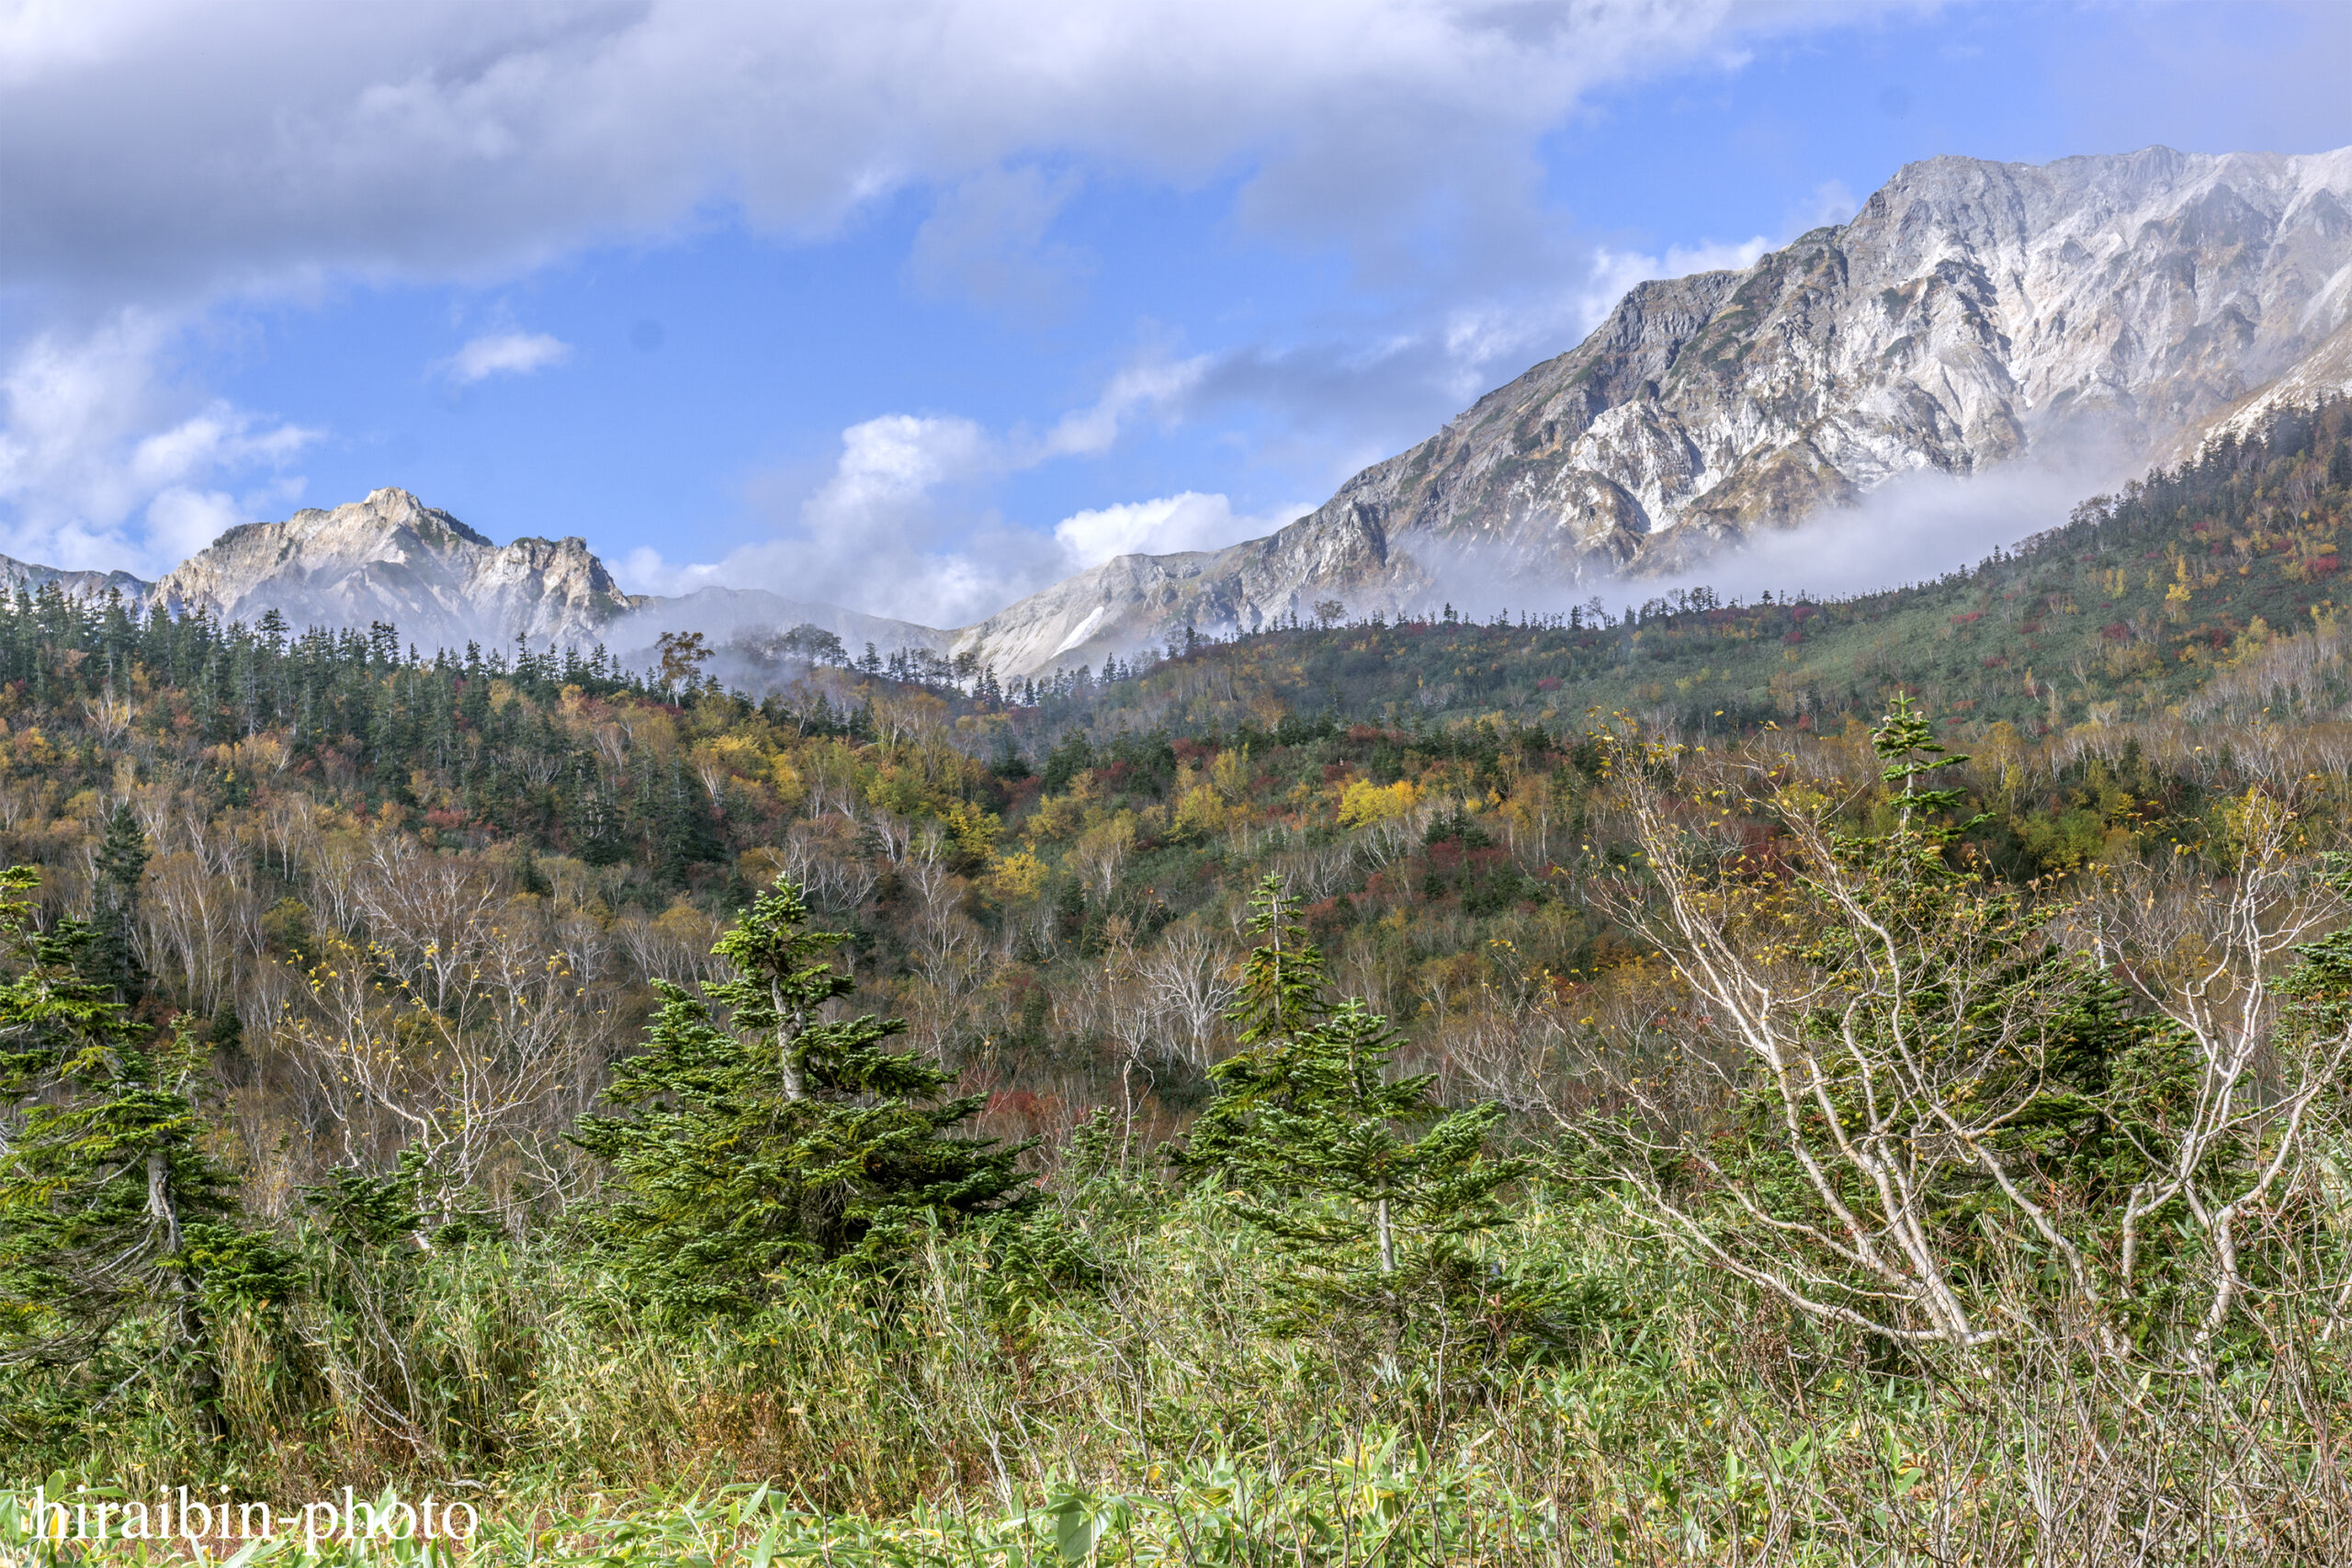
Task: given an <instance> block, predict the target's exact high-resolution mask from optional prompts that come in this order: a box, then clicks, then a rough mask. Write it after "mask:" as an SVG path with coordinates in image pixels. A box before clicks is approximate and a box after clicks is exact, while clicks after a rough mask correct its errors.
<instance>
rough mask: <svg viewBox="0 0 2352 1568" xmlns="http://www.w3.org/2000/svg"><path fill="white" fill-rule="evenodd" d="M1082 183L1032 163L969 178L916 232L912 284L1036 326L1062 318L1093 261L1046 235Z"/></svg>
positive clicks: (910, 267) (909, 272) (910, 257)
mask: <svg viewBox="0 0 2352 1568" xmlns="http://www.w3.org/2000/svg"><path fill="white" fill-rule="evenodd" d="M1082 184H1083V182H1082V181H1081V180H1080V179H1079V178H1078V176H1077V175H1071V174H1063V175H1046V173H1045V172H1044V171H1043V170H1040V169H1038V168H1036V167H1035V166H1034V165H1026V164H1024V165H1022V166H1020V167H1017V168H1009V169H996V168H990V169H982V170H980V171H978V173H976V174H973V175H967V177H965V178H964V179H963V180H961V181H959V182H958V183H957V184H956V186H953V187H952V188H951V189H949V190H948V191H947V192H946V193H945V194H944V196H942V197H940V200H939V203H938V205H937V207H935V208H934V209H933V211H932V214H931V216H930V217H929V218H928V219H926V220H924V222H923V224H922V228H920V229H918V230H917V231H915V239H914V245H913V248H912V249H911V251H910V253H909V254H908V257H907V276H908V278H909V280H910V281H911V282H912V283H914V285H915V286H916V287H917V288H920V289H922V291H923V292H924V293H926V294H929V295H932V296H933V297H934V298H936V297H939V296H944V295H949V294H960V295H963V296H964V297H966V298H967V299H973V300H975V301H977V302H978V303H979V304H982V305H987V306H991V307H994V308H996V309H999V310H1009V311H1012V312H1013V313H1014V314H1016V315H1021V316H1026V317H1030V318H1033V319H1036V320H1046V319H1050V318H1052V317H1054V316H1057V315H1059V314H1061V313H1062V312H1063V311H1064V310H1066V309H1067V308H1068V307H1069V305H1070V304H1071V303H1072V302H1073V297H1074V294H1075V292H1076V290H1077V288H1078V287H1079V285H1080V281H1081V280H1082V279H1083V278H1084V277H1085V276H1086V275H1087V274H1088V273H1090V272H1091V271H1092V269H1093V263H1092V259H1091V257H1089V256H1088V255H1086V254H1083V253H1082V252H1080V251H1079V250H1077V249H1075V248H1073V247H1071V246H1069V245H1061V244H1055V243H1050V242H1048V241H1047V239H1046V231H1047V230H1048V229H1050V228H1051V227H1052V225H1053V221H1054V219H1055V218H1056V217H1057V215H1058V214H1059V213H1060V211H1061V209H1062V208H1063V207H1064V205H1066V204H1067V203H1068V202H1069V199H1070V198H1071V197H1074V196H1076V195H1077V194H1078V191H1079V189H1080V186H1081V185H1082Z"/></svg>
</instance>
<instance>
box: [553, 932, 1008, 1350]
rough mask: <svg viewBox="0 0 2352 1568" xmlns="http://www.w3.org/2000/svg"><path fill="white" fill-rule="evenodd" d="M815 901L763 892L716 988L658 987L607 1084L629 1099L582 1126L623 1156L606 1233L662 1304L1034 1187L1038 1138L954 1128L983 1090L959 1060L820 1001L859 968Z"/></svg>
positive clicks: (914, 1230)
mask: <svg viewBox="0 0 2352 1568" xmlns="http://www.w3.org/2000/svg"><path fill="white" fill-rule="evenodd" d="M807 919H808V910H807V908H806V907H805V906H804V905H803V904H802V902H801V899H800V897H799V895H798V893H797V891H796V890H794V889H791V888H789V887H779V888H777V889H776V890H775V891H774V892H771V893H767V894H764V895H763V896H762V897H759V898H758V899H756V900H755V901H754V902H753V903H752V907H751V908H749V909H748V910H746V911H744V913H743V915H742V917H741V919H739V920H738V922H737V923H736V924H735V925H734V926H733V927H732V928H730V929H729V931H728V932H727V933H726V935H724V936H723V937H721V938H720V939H719V942H718V948H717V951H718V953H719V955H720V956H721V957H723V958H725V959H726V960H727V961H728V962H729V964H731V965H732V966H733V968H734V971H735V974H734V977H733V978H731V979H728V980H725V981H721V982H718V983H714V984H711V985H708V986H707V987H704V990H705V994H706V996H707V998H709V999H708V1000H707V1001H703V1000H697V999H696V998H694V997H692V996H689V995H688V994H687V993H686V992H685V991H684V990H682V989H680V988H679V987H675V986H667V985H665V986H663V987H662V988H661V989H662V1007H661V1010H660V1011H659V1012H657V1013H656V1014H655V1016H654V1019H653V1021H652V1024H651V1025H650V1028H649V1030H648V1032H647V1035H646V1041H645V1049H644V1050H643V1051H642V1052H641V1053H640V1054H639V1055H636V1056H634V1057H631V1058H630V1059H628V1061H626V1062H624V1063H622V1064H621V1066H620V1067H619V1068H618V1070H617V1071H616V1073H615V1075H614V1079H613V1085H612V1088H611V1089H610V1090H609V1091H608V1096H609V1098H610V1100H612V1102H613V1103H614V1104H615V1105H616V1106H618V1107H620V1108H622V1110H623V1111H626V1112H628V1114H625V1115H616V1116H591V1117H585V1118H582V1121H581V1123H580V1126H579V1129H578V1131H577V1133H576V1134H575V1137H576V1139H577V1141H578V1142H579V1143H580V1145H582V1147H583V1148H586V1149H587V1150H588V1151H589V1152H591V1153H592V1154H594V1155H597V1156H601V1157H602V1158H604V1159H606V1160H609V1161H611V1162H612V1167H613V1175H614V1178H615V1185H616V1196H615V1197H614V1198H613V1200H612V1201H611V1202H610V1203H609V1204H608V1205H607V1206H606V1207H605V1211H604V1212H603V1213H602V1214H601V1215H600V1216H599V1217H598V1220H597V1222H596V1223H597V1229H598V1231H599V1233H600V1235H601V1236H602V1238H603V1239H604V1240H605V1243H606V1244H607V1245H608V1246H610V1247H612V1249H613V1251H614V1253H615V1255H616V1257H617V1258H618V1259H619V1261H620V1264H621V1267H622V1269H623V1271H624V1273H625V1274H627V1275H628V1277H629V1278H630V1279H631V1280H632V1282H633V1283H635V1284H636V1285H637V1286H638V1287H639V1289H641V1290H642V1291H644V1292H645V1293H646V1294H647V1295H648V1296H650V1297H651V1298H652V1299H654V1300H656V1301H659V1302H662V1303H665V1304H668V1305H673V1306H676V1307H680V1308H683V1309H684V1310H687V1311H690V1312H712V1311H741V1310H746V1309H749V1308H752V1307H755V1306H756V1305H758V1304H759V1303H760V1302H761V1301H762V1300H763V1299H764V1297H765V1296H766V1295H767V1293H768V1292H770V1291H771V1290H772V1289H773V1288H774V1281H775V1277H776V1276H777V1274H778V1272H779V1271H780V1270H783V1269H788V1268H791V1267H796V1266H802V1267H805V1266H810V1265H819V1264H825V1263H836V1262H838V1263H845V1264H848V1265H850V1266H853V1267H865V1268H871V1267H875V1266H877V1265H887V1264H888V1262H890V1261H891V1260H892V1258H894V1256H895V1255H897V1254H898V1253H899V1252H901V1251H903V1250H904V1249H905V1248H906V1247H909V1246H910V1244H911V1243H912V1241H913V1240H914V1238H915V1237H916V1236H917V1235H919V1234H920V1233H922V1231H923V1230H925V1229H926V1228H927V1227H930V1226H933V1225H939V1226H952V1225H954V1224H957V1223H958V1222H960V1221H963V1220H966V1219H968V1218H970V1217H972V1216H975V1215H979V1214H985V1213H1001V1212H1003V1211H1007V1210H1011V1209H1015V1208H1020V1207H1024V1206H1026V1205H1027V1204H1028V1203H1030V1202H1031V1201H1034V1192H1033V1190H1032V1188H1031V1186H1030V1183H1029V1181H1028V1179H1026V1178H1025V1177H1023V1175H1022V1174H1021V1172H1020V1171H1019V1170H1018V1169H1017V1168H1016V1163H1017V1161H1018V1158H1019V1156H1020V1155H1021V1154H1022V1152H1023V1150H1025V1149H1026V1148H1028V1147H1029V1146H1030V1145H1026V1144H1023V1145H1001V1144H1000V1143H998V1142H997V1141H996V1140H994V1139H979V1138H971V1137H964V1136H957V1135H956V1134H954V1133H952V1131H951V1129H954V1128H956V1126H958V1125H959V1124H960V1123H962V1122H966V1121H967V1120H969V1118H970V1117H971V1116H972V1114H973V1113H974V1112H975V1111H978V1109H979V1108H980V1106H981V1105H982V1104H983V1103H984V1100H985V1097H983V1096H978V1095H971V1096H965V1097H961V1098H955V1099H947V1100H942V1099H940V1098H939V1096H940V1095H941V1093H942V1091H944V1089H947V1088H948V1086H949V1085H951V1084H952V1083H953V1082H954V1081H955V1075H954V1074H952V1073H950V1072H948V1071H947V1070H946V1069H945V1068H944V1067H942V1066H939V1064H937V1063H936V1062H934V1061H933V1060H931V1059H930V1058H929V1057H926V1056H923V1055H918V1054H915V1053H912V1052H904V1051H891V1050H888V1049H885V1048H884V1047H885V1042H887V1041H888V1040H889V1039H890V1038H891V1037H892V1036H894V1035H897V1034H899V1033H900V1032H903V1031H904V1030H905V1028H906V1023H905V1021H903V1020H900V1019H876V1018H874V1017H873V1016H871V1015H867V1016H865V1017H860V1018H855V1019H827V1018H824V1017H823V1016H822V1014H823V1011H824V1009H825V1005H826V1004H827V1003H828V1002H831V1000H833V999H834V998H837V997H840V996H842V995H845V994H846V993H848V992H849V991H850V990H851V989H852V988H853V987H854V982H853V981H852V980H851V979H850V978H849V976H845V975H843V974H842V973H840V972H839V971H838V970H836V969H834V968H833V967H832V966H831V964H830V963H828V962H827V960H828V958H829V956H830V953H831V949H832V948H833V947H834V946H835V945H836V944H838V943H839V942H842V940H844V939H843V938H842V936H840V935H839V934H836V933H833V932H829V931H809V930H807V929H806V922H807Z"/></svg>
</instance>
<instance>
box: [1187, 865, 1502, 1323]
mask: <svg viewBox="0 0 2352 1568" xmlns="http://www.w3.org/2000/svg"><path fill="white" fill-rule="evenodd" d="M1251 903H1252V905H1253V906H1254V907H1255V908H1256V910H1257V914H1256V916H1255V918H1254V919H1252V920H1251V922H1250V926H1251V930H1253V931H1255V932H1257V934H1258V936H1259V939H1260V940H1259V944H1258V946H1257V947H1256V948H1255V949H1253V950H1252V951H1251V953H1250V957H1249V960H1248V963H1247V964H1246V965H1245V967H1244V970H1243V984H1242V988H1241V995H1240V998H1238V1001H1237V1002H1236V1004H1235V1006H1234V1009H1233V1011H1232V1014H1231V1016H1232V1018H1233V1019H1234V1021H1236V1022H1238V1023H1240V1024H1241V1025H1242V1026H1243V1031H1242V1036H1241V1039H1242V1044H1243V1046H1244V1049H1243V1050H1242V1051H1240V1052H1239V1053H1238V1054H1237V1055H1233V1056H1231V1057H1228V1058H1227V1059H1226V1060H1225V1061H1223V1062H1220V1063H1218V1064H1217V1065H1216V1066H1214V1067H1212V1068H1210V1069H1209V1076H1210V1078H1211V1080H1212V1081H1213V1082H1214V1084H1215V1086H1216V1097H1215V1099H1214V1100H1213V1101H1212V1102H1211V1104H1210V1106H1209V1108H1208V1109H1207V1110H1206V1111H1204V1112H1203V1113H1202V1115H1201V1117H1200V1120H1199V1121H1198V1122H1195V1123H1194V1124H1193V1135H1192V1138H1191V1140H1190V1142H1189V1144H1188V1145H1187V1146H1186V1147H1185V1148H1184V1149H1183V1151H1182V1153H1181V1154H1179V1155H1178V1156H1176V1158H1177V1164H1178V1165H1179V1166H1180V1168H1185V1169H1188V1170H1192V1171H1196V1172H1200V1173H1202V1174H1204V1175H1208V1176H1211V1177H1213V1178H1214V1179H1218V1180H1221V1181H1223V1182H1224V1183H1225V1185H1226V1187H1227V1190H1228V1192H1229V1194H1230V1196H1231V1201H1232V1202H1233V1204H1234V1206H1235V1208H1236V1210H1237V1212H1238V1213H1239V1214H1240V1215H1241V1216H1242V1218H1243V1219H1245V1220H1246V1221H1248V1222H1249V1223H1250V1224H1252V1225H1254V1226H1256V1227H1257V1228H1258V1229H1260V1230H1261V1231H1264V1232H1265V1233H1267V1234H1268V1235H1272V1236H1274V1237H1276V1238H1278V1239H1279V1240H1280V1241H1281V1242H1283V1244H1284V1245H1285V1247H1288V1248H1289V1249H1290V1250H1291V1251H1292V1252H1293V1254H1294V1256H1295V1258H1297V1259H1298V1260H1299V1261H1301V1262H1303V1263H1305V1264H1306V1265H1307V1267H1308V1268H1309V1269H1312V1270H1313V1275H1312V1276H1311V1277H1309V1278H1306V1279H1302V1280H1298V1281H1296V1283H1297V1284H1298V1285H1299V1286H1300V1287H1301V1288H1302V1290H1303V1292H1304V1293H1305V1294H1306V1296H1307V1297H1310V1298H1311V1297H1313V1296H1315V1295H1317V1294H1329V1293H1338V1294H1340V1295H1342V1296H1347V1297H1351V1298H1357V1299H1363V1298H1371V1299H1373V1300H1375V1301H1377V1302H1378V1303H1380V1304H1381V1305H1382V1306H1383V1307H1384V1308H1385V1310H1386V1311H1388V1312H1389V1313H1390V1314H1392V1315H1394V1314H1397V1313H1398V1312H1399V1311H1400V1310H1401V1304H1402V1300H1403V1292H1405V1291H1406V1290H1407V1289H1408V1286H1410V1285H1412V1284H1414V1283H1417V1282H1419V1281H1420V1280H1427V1279H1429V1278H1430V1277H1431V1276H1432V1275H1440V1274H1443V1273H1444V1272H1446V1271H1447V1269H1448V1268H1449V1266H1450V1265H1451V1264H1452V1263H1453V1262H1454V1261H1456V1259H1457V1257H1458V1247H1457V1244H1458V1243H1459V1242H1460V1241H1461V1239H1462V1238H1464V1237H1465V1236H1468V1235H1475V1234H1476V1233H1478V1232H1480V1231H1483V1230H1487V1229H1489V1228H1491V1227H1492V1226H1494V1225H1495V1224H1498V1223H1499V1222H1500V1219H1501V1213H1500V1210H1499V1209H1498V1206H1497V1204H1496V1201H1495V1193H1496V1191H1497V1190H1498V1189H1499V1188H1500V1187H1501V1186H1502V1185H1503V1184H1504V1183H1506V1182H1508V1181H1510V1180H1511V1179H1513V1178H1515V1177H1516V1176H1518V1175H1519V1174H1520V1171H1521V1167H1520V1165H1519V1163H1518V1162H1516V1161H1512V1160H1509V1159H1498V1158H1491V1157H1489V1156H1487V1152H1486V1144H1487V1138H1488V1136H1489V1134H1491V1133H1492V1132H1493V1130H1494V1128H1495V1125H1496V1123H1497V1122H1499V1121H1500V1120H1501V1118H1502V1111H1501V1108H1500V1107H1499V1106H1496V1105H1493V1104H1485V1105H1478V1106H1474V1107H1471V1108H1469V1109H1466V1110H1462V1111H1451V1112H1448V1111H1443V1110H1442V1108H1441V1107H1440V1106H1439V1105H1438V1104H1437V1102H1436V1100H1435V1099H1434V1097H1433V1096H1432V1095H1431V1093H1430V1089H1431V1086H1432V1085H1433V1084H1434V1083H1435V1082H1436V1075H1434V1074H1427V1073H1424V1074H1419V1075H1416V1076H1414V1077H1403V1078H1392V1077H1389V1069H1390V1065H1391V1058H1392V1056H1393V1055H1394V1054H1395V1052H1396V1048H1397V1036H1396V1035H1395V1033H1394V1032H1391V1031H1390V1029H1389V1027H1388V1021H1387V1020H1386V1019H1385V1018H1383V1017H1382V1016H1380V1015H1379V1014H1378V1013H1375V1012H1374V1011H1372V1010H1370V1009H1369V1008H1368V1007H1366V1006H1365V1005H1364V1003H1363V1000H1362V999H1361V998H1349V999H1348V1000H1347V1001H1345V1002H1342V1003H1340V1005H1339V1006H1337V1007H1333V1006H1332V1005H1331V1004H1330V1003H1329V999H1328V996H1327V991H1326V986H1325V980H1324V964H1323V955H1322V953H1320V952H1319V951H1317V948H1316V947H1315V946H1314V944H1313V943H1312V942H1308V941H1307V939H1306V931H1305V930H1304V928H1302V927H1301V926H1300V925H1299V924H1298V923H1297V922H1296V920H1295V918H1294V917H1293V915H1292V911H1291V906H1290V901H1289V899H1288V898H1287V897H1285V896H1284V894H1283V886H1282V879H1281V878H1280V877H1277V876H1269V877H1267V878H1266V879H1265V881H1264V882H1262V883H1261V884H1260V885H1259V887H1258V890H1257V892H1256V894H1255V895H1254V896H1253V897H1252V898H1251Z"/></svg>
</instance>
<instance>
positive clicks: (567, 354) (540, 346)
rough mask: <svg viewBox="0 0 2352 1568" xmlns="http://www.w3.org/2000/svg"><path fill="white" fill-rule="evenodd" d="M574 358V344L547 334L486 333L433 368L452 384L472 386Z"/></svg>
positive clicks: (524, 374) (531, 371)
mask: <svg viewBox="0 0 2352 1568" xmlns="http://www.w3.org/2000/svg"><path fill="white" fill-rule="evenodd" d="M569 358H571V344H568V343H565V342H564V341H563V340H562V339H560V338H556V337H550V336H548V334H547V333H484V334H483V335H482V336H481V337H478V338H473V339H470V340H469V341H468V342H467V344H466V345H465V346H464V347H463V348H460V349H459V350H458V352H457V353H455V354H453V355H450V356H449V357H448V358H447V359H445V360H442V361H441V362H440V363H439V364H437V365H436V366H435V367H434V368H435V370H436V371H437V372H438V373H439V374H440V375H441V376H442V377H443V378H446V379H447V380H448V381H449V382H450V384H451V385H453V386H458V387H470V386H472V385H473V384H474V383H475V382H477V381H486V380H488V379H489V378H492V376H528V375H530V374H532V373H533V372H534V371H538V370H545V369H546V368H548V367H549V366H551V365H560V364H562V363H563V362H564V361H565V360H567V359H569Z"/></svg>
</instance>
